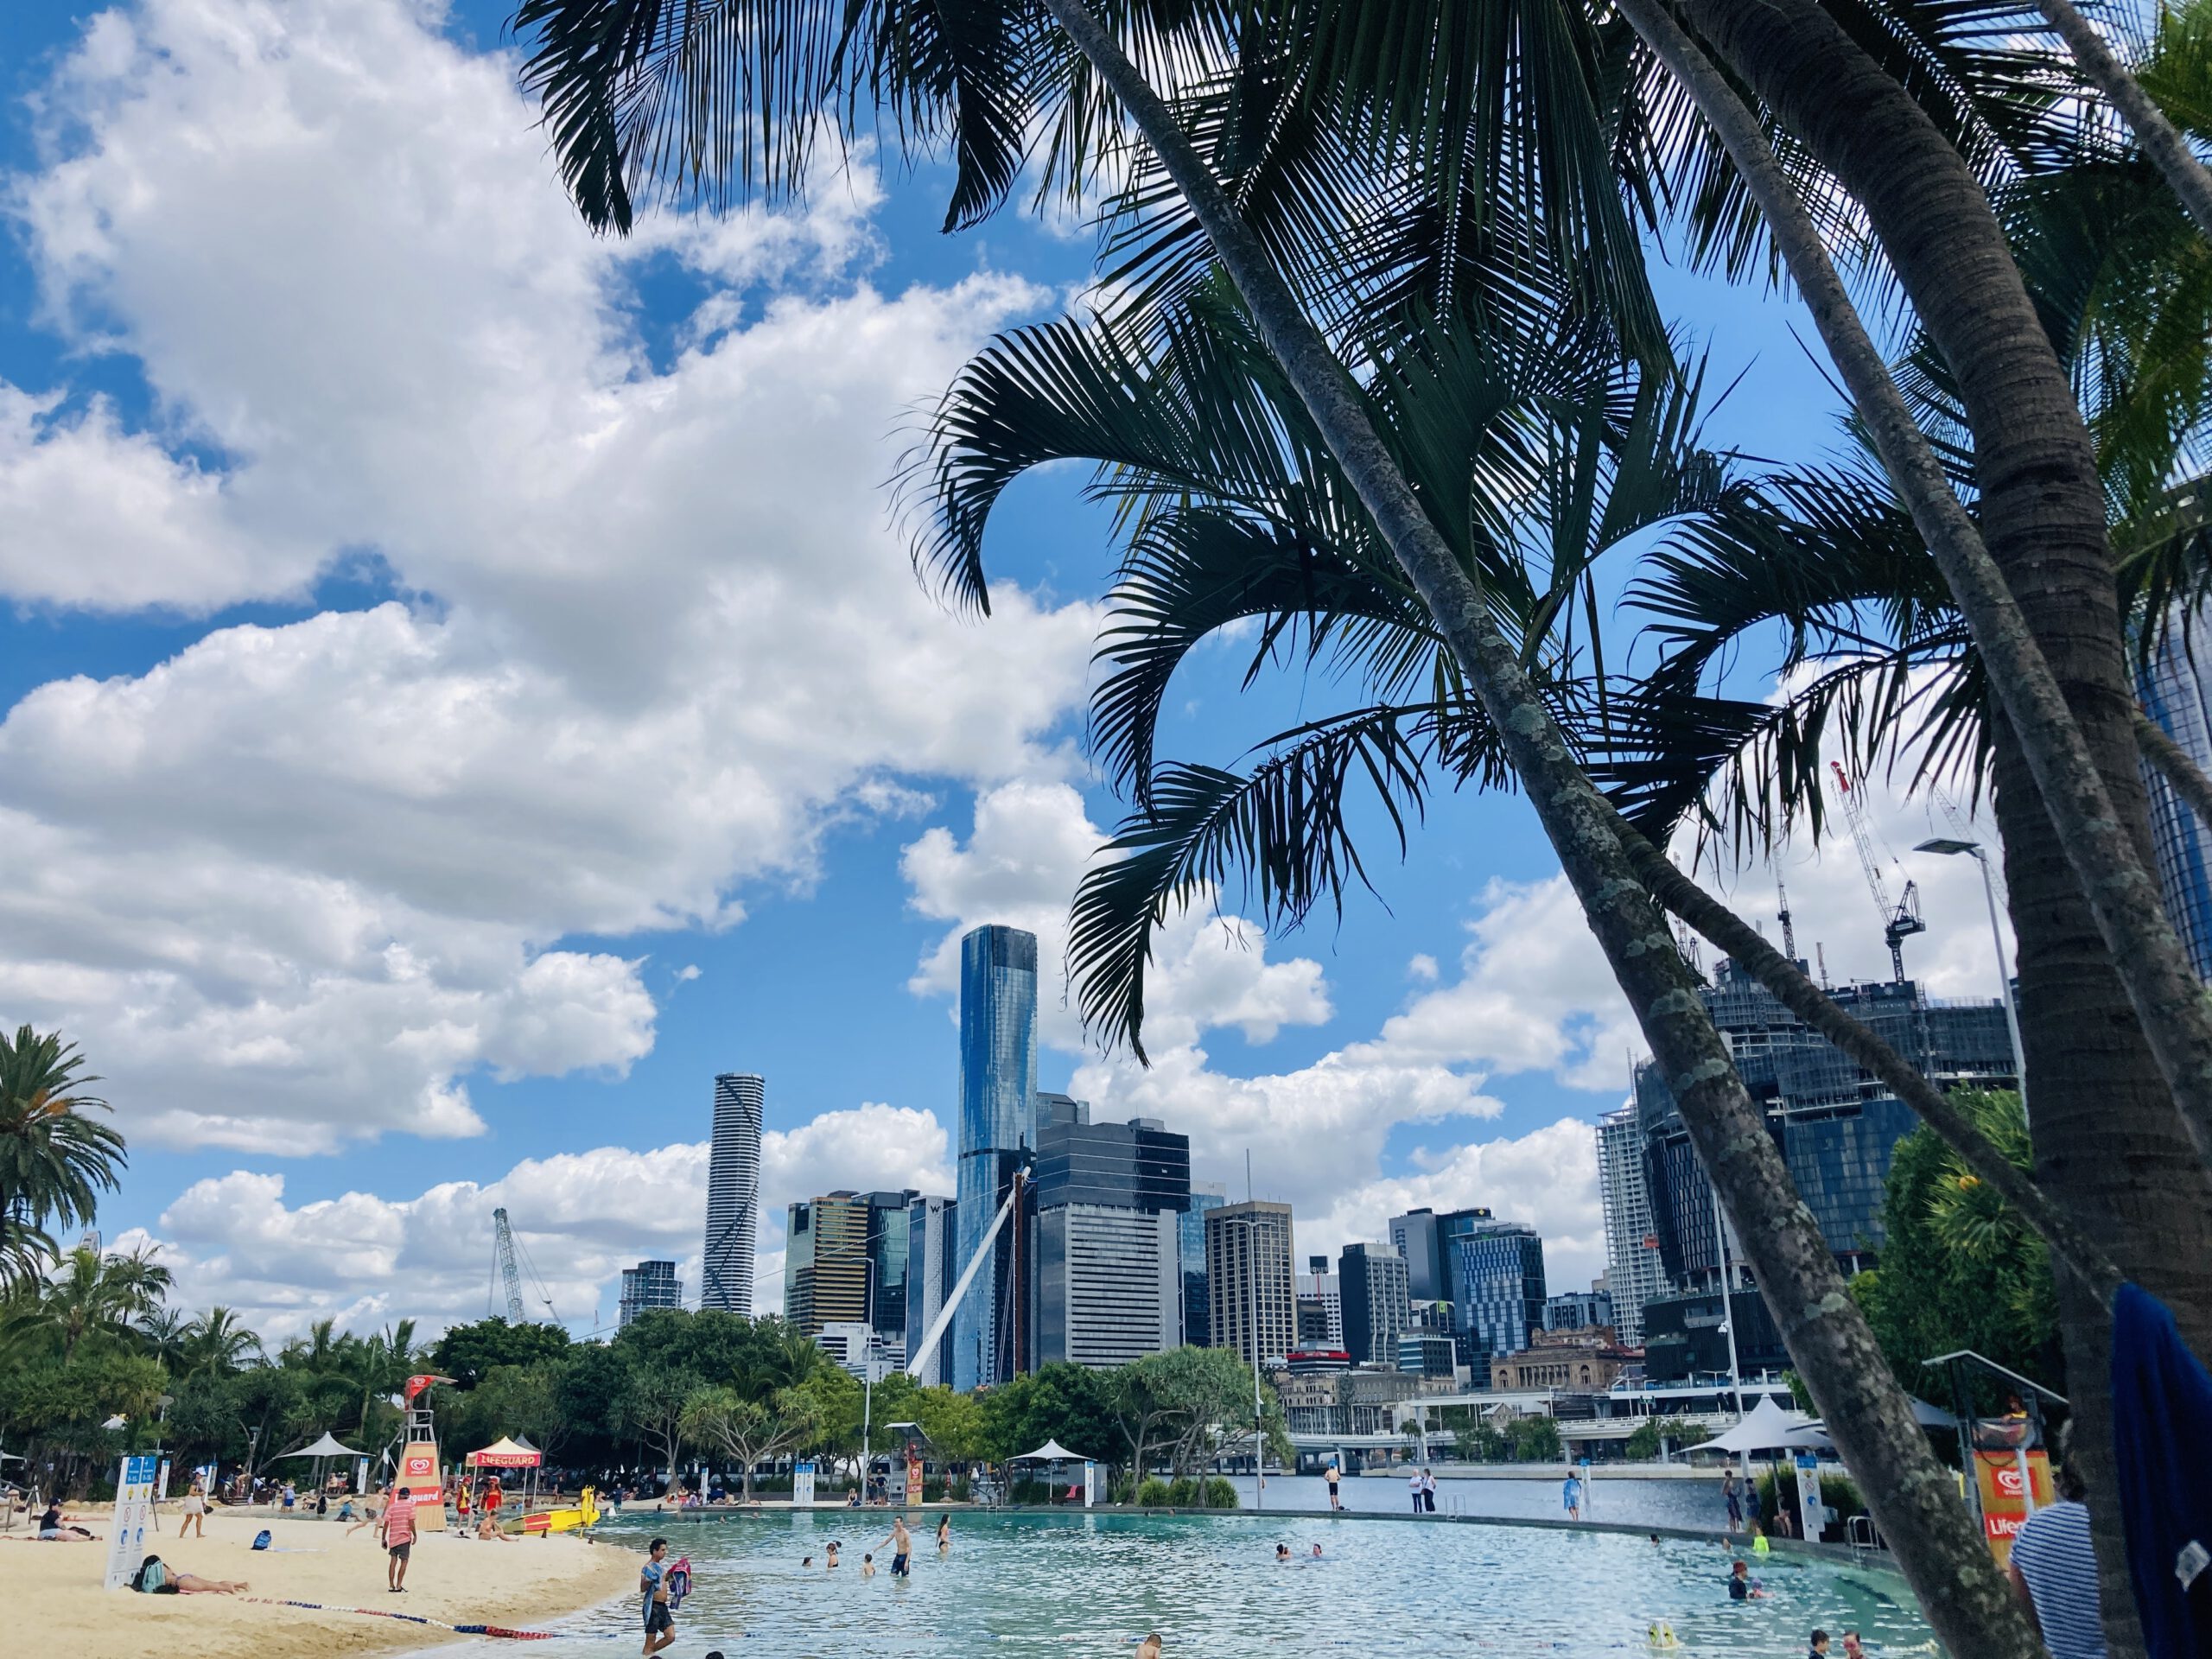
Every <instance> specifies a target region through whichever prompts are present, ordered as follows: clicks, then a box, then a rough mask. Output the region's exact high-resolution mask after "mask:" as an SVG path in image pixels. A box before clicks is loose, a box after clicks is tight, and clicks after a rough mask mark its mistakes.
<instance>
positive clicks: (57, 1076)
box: [0, 1026, 124, 1274]
mask: <svg viewBox="0 0 2212 1659" xmlns="http://www.w3.org/2000/svg"><path fill="white" fill-rule="evenodd" d="M84 1067H85V1059H84V1056H83V1055H82V1054H81V1053H79V1052H78V1050H77V1046H76V1045H75V1044H73V1043H70V1044H65V1043H63V1041H62V1040H61V1038H60V1034H59V1033H47V1034H45V1035H43V1036H41V1034H40V1033H38V1032H36V1031H35V1030H33V1029H32V1028H31V1027H29V1026H24V1027H21V1028H19V1029H18V1030H17V1031H16V1034H15V1037H14V1039H13V1040H12V1041H11V1040H10V1039H9V1037H8V1035H7V1033H5V1032H4V1031H0V1230H4V1235H5V1243H6V1249H5V1250H4V1252H0V1274H6V1273H7V1272H8V1271H9V1268H8V1262H9V1259H10V1257H12V1258H14V1259H15V1261H16V1263H17V1268H18V1270H20V1268H21V1266H22V1265H23V1264H25V1263H27V1262H29V1261H30V1260H32V1259H34V1258H35V1255H37V1254H39V1253H41V1247H42V1252H43V1253H44V1254H46V1255H51V1254H52V1244H51V1242H50V1241H49V1240H48V1238H47V1235H46V1228H47V1226H48V1224H59V1225H60V1226H63V1227H80V1226H85V1225H87V1224H90V1222H91V1221H92V1217H93V1213H94V1211H96V1210H97V1209H98V1207H99V1194H100V1193H101V1192H113V1191H114V1190H115V1186H116V1181H117V1178H118V1166H120V1165H121V1163H122V1162H123V1157H124V1151H123V1137H122V1135H119V1134H118V1133H117V1132H116V1131H115V1130H114V1129H113V1128H110V1127H109V1126H108V1125H107V1124H105V1123H102V1122H99V1121H98V1120H97V1119H95V1118H94V1117H93V1116H91V1114H92V1113H94V1112H105V1110H106V1109H107V1103H106V1102H105V1101H104V1100H100V1099H99V1098H97V1097H95V1096H93V1095H92V1094H91V1093H90V1092H89V1090H90V1087H91V1085H92V1084H96V1083H98V1082H99V1078H98V1077H92V1076H91V1075H89V1074H88V1073H86V1071H85V1069H84Z"/></svg>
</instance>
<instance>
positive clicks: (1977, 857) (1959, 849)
mask: <svg viewBox="0 0 2212 1659" xmlns="http://www.w3.org/2000/svg"><path fill="white" fill-rule="evenodd" d="M1912 850H1913V851H1914V852H1916V853H1942V854H1944V855H1947V856H1952V855H1957V854H1960V853H1964V854H1966V855H1967V857H1969V858H1971V859H1973V860H1974V862H1975V863H1977V864H1979V865H1980V866H1981V896H1982V897H1983V899H1986V900H1987V901H1988V904H1989V937H1990V939H1991V940H1992V941H1993V943H1994V944H1996V946H1997V984H1998V988H1999V989H2000V990H2002V991H2003V992H2004V993H2005V1028H2006V1029H2007V1030H2009V1031H2010V1032H2011V1033H2012V1075H2013V1076H2014V1077H2017V1078H2018V1080H2019V1084H2020V1117H2021V1121H2022V1122H2025V1121H2026V1119H2027V1116H2028V1056H2027V1051H2026V1050H2025V1049H2024V1048H2023V1047H2021V1046H2020V1011H2019V1009H2018V1008H2017V1007H2014V1006H2013V1003H2012V975H2010V974H2008V973H2006V972H2005V935H2004V932H2003V931H2002V930H2001V929H2000V928H1999V926H1998V925H1997V883H1996V882H1995V881H1994V880H1993V879H1992V878H1991V876H1990V874H1989V855H1988V853H1986V851H1984V850H1983V849H1982V845H1981V843H1980V842H1978V841H1953V840H1951V839H1950V838H1949V837H1948V836H1936V837H1935V838H1934V839H1933V840H1930V841H1923V842H1921V843H1920V844H1919V845H1918V846H1917V847H1915V848H1914V849H1912Z"/></svg>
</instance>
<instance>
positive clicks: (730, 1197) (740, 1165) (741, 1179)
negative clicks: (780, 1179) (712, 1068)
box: [699, 1071, 767, 1316]
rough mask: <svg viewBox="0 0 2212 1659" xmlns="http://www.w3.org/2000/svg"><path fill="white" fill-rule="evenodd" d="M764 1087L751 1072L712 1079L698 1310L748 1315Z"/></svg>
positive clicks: (757, 1212) (757, 1214) (756, 1226)
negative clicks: (712, 1117) (711, 1141)
mask: <svg viewBox="0 0 2212 1659" xmlns="http://www.w3.org/2000/svg"><path fill="white" fill-rule="evenodd" d="M766 1092H767V1091H766V1084H763V1083H762V1082H761V1080H760V1078H759V1077H755V1076H753V1074H752V1073H750V1072H739V1071H725V1072H723V1073H722V1074H721V1076H720V1077H716V1078H715V1135H714V1144H713V1149H712V1151H711V1153H710V1154H709V1158H708V1162H707V1243H706V1249H705V1250H704V1252H703V1253H702V1258H701V1265H700V1270H699V1306H701V1307H702V1308H721V1309H722V1310H723V1311H725V1312H727V1313H743V1314H747V1315H748V1316H749V1315H750V1314H751V1313H752V1312H753V1239H754V1236H755V1235H756V1233H757V1232H758V1231H759V1229H760V1119H761V1115H762V1112H763V1110H764V1109H765V1107H766Z"/></svg>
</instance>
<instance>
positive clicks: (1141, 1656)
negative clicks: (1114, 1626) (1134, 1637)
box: [1136, 1630, 1160, 1659]
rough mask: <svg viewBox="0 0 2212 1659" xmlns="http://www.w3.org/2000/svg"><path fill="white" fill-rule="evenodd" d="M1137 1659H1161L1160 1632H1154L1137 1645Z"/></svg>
mask: <svg viewBox="0 0 2212 1659" xmlns="http://www.w3.org/2000/svg"><path fill="white" fill-rule="evenodd" d="M1136 1659H1160V1632H1159V1631H1158V1630H1154V1631H1152V1632H1151V1633H1149V1634H1148V1635H1147V1636H1146V1637H1145V1639H1144V1640H1143V1641H1141V1642H1140V1643H1137V1653H1136Z"/></svg>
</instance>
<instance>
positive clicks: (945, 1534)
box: [937, 1515, 952, 1555]
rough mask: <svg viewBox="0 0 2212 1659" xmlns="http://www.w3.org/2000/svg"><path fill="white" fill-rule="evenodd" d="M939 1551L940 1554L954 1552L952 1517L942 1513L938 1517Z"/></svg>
mask: <svg viewBox="0 0 2212 1659" xmlns="http://www.w3.org/2000/svg"><path fill="white" fill-rule="evenodd" d="M937 1553H938V1554H940V1555H948V1554H951V1553H952V1517H951V1516H949V1515H940V1516H938V1518H937Z"/></svg>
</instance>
